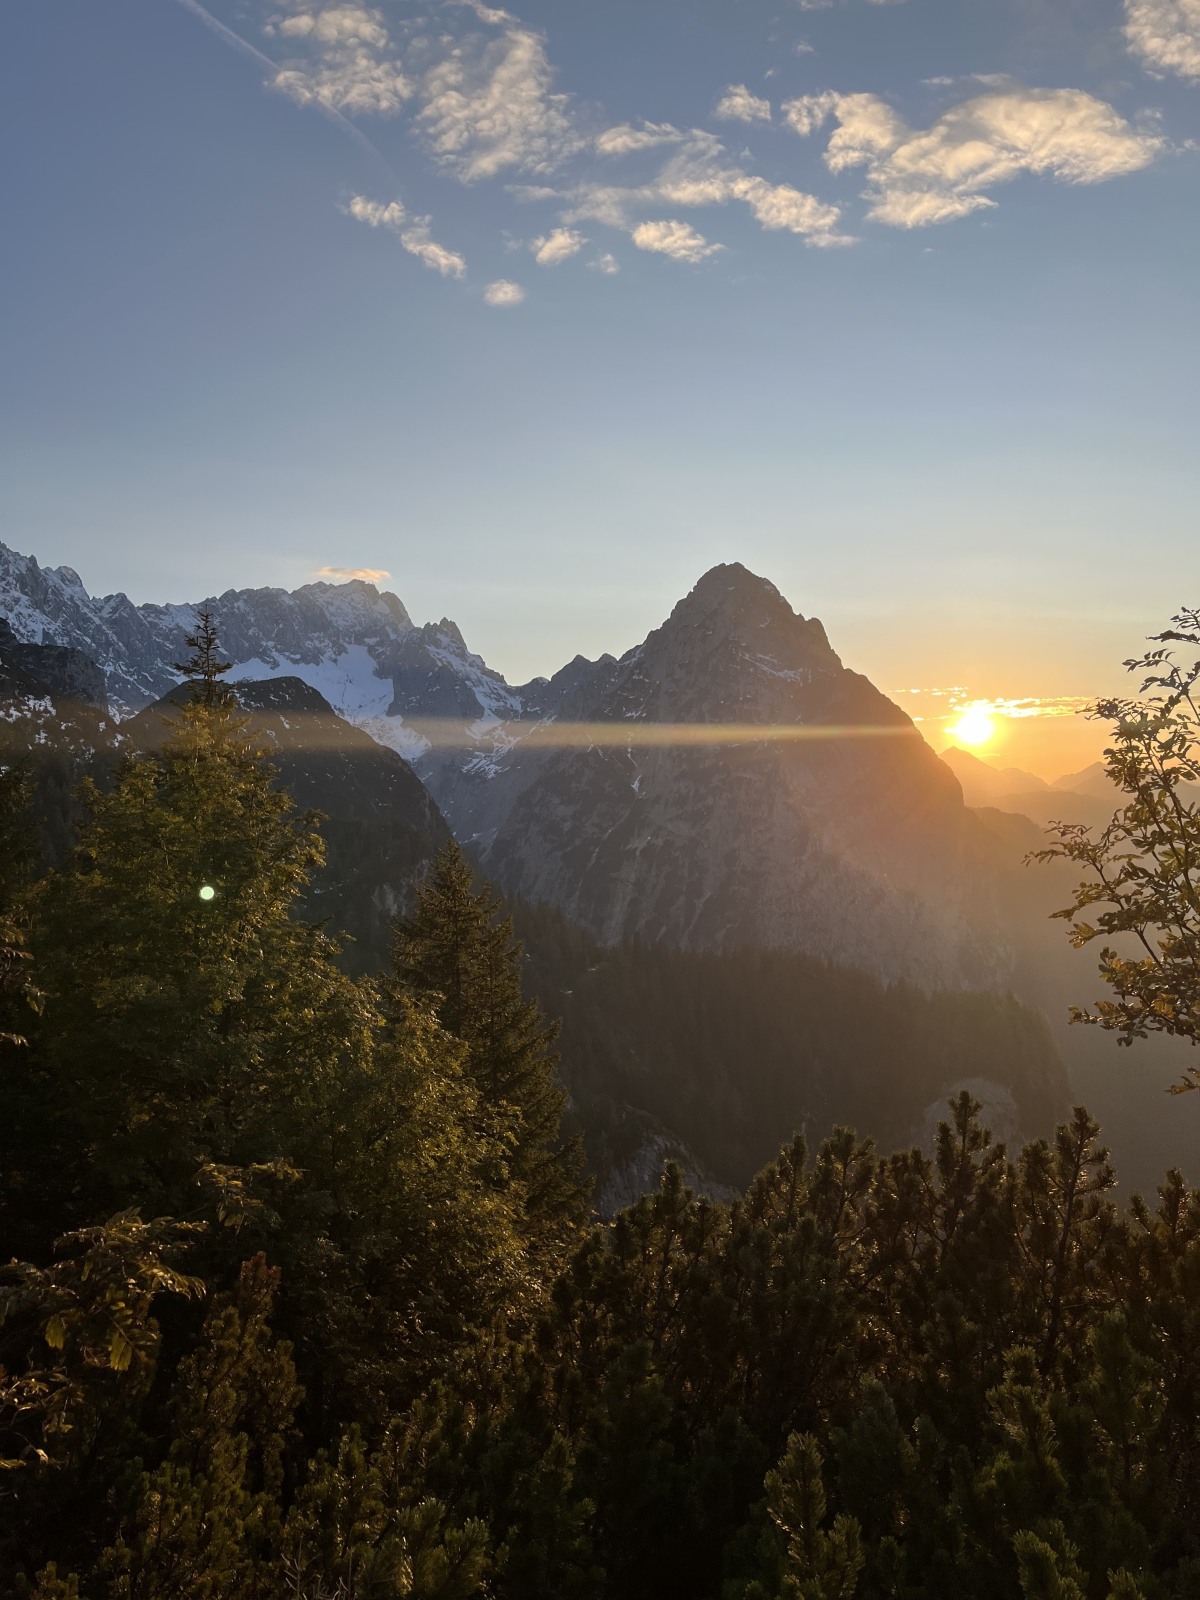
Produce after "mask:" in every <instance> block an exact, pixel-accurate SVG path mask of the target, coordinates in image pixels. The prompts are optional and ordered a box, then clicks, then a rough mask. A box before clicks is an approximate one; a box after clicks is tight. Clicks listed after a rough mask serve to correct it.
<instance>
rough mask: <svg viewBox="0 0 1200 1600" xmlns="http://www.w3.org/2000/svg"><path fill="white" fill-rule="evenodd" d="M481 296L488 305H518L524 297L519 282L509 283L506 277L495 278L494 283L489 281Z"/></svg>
mask: <svg viewBox="0 0 1200 1600" xmlns="http://www.w3.org/2000/svg"><path fill="white" fill-rule="evenodd" d="M483 298H484V299H485V300H486V301H487V303H488V305H489V306H519V305H520V304H521V301H522V300H524V298H525V291H524V289H522V287H521V285H520V284H519V283H511V282H510V281H509V280H508V279H507V278H497V279H496V281H495V283H489V284H488V286H487V288H486V289H485V290H484V291H483Z"/></svg>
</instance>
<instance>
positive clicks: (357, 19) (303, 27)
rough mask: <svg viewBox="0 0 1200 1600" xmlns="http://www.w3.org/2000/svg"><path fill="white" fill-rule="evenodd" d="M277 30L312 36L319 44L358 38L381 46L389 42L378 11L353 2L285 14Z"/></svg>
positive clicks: (298, 36) (283, 32)
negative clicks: (346, 4) (319, 9)
mask: <svg viewBox="0 0 1200 1600" xmlns="http://www.w3.org/2000/svg"><path fill="white" fill-rule="evenodd" d="M279 32H280V33H281V34H282V35H283V36H284V38H299V39H315V40H318V41H319V42H320V43H322V44H345V43H349V42H350V41H352V40H357V41H359V42H361V43H362V44H368V45H376V46H378V47H380V48H382V47H383V46H385V45H386V44H387V43H388V31H387V28H386V27H385V26H384V23H383V18H382V17H381V16H380V14H379V12H378V11H367V10H366V9H365V8H364V7H362V6H353V5H348V6H326V8H325V9H324V10H323V11H311V12H302V13H301V14H300V15H299V16H295V17H285V18H284V20H283V21H282V22H281V23H280V24H279Z"/></svg>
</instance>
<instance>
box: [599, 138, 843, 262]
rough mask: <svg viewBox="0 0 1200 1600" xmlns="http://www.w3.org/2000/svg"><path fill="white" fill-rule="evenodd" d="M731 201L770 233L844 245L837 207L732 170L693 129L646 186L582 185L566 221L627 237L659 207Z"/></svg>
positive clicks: (717, 146)
mask: <svg viewBox="0 0 1200 1600" xmlns="http://www.w3.org/2000/svg"><path fill="white" fill-rule="evenodd" d="M731 200H738V201H741V202H742V203H743V204H744V205H746V206H748V207H749V208H750V211H751V213H752V214H753V216H754V218H755V220H756V221H757V222H758V223H759V225H760V226H761V227H762V228H764V229H766V230H768V231H771V232H775V231H779V230H784V231H787V232H789V233H796V234H801V235H803V236H804V237H805V238H806V240H807V242H809V243H810V244H831V243H845V242H847V241H846V240H845V238H844V236H843V235H841V234H839V233H838V232H837V225H838V222H839V220H840V217H841V212H840V211H839V209H838V207H837V206H833V205H828V204H826V203H825V202H824V201H822V200H818V199H816V198H815V196H813V195H810V194H805V193H804V192H803V191H802V190H799V189H795V188H793V187H792V185H791V184H787V183H770V182H769V181H768V180H767V179H766V178H762V177H759V176H757V175H756V174H754V173H750V172H746V171H745V170H744V169H743V168H742V167H739V166H735V165H734V164H732V163H731V162H730V161H729V160H728V157H727V154H726V151H725V147H724V146H723V145H722V144H721V142H720V140H719V139H716V138H715V137H714V136H713V135H712V134H710V133H705V132H702V131H700V130H696V129H693V130H692V132H691V133H690V134H689V135H688V136H687V140H686V143H685V144H684V145H683V146H682V147H681V148H680V149H679V150H678V151H677V152H676V153H675V154H674V155H672V156H671V157H670V158H669V159H668V160H667V161H666V162H665V163H664V165H663V166H662V167H661V168H660V170H659V172H658V173H657V175H656V176H655V177H653V178H651V179H650V180H649V181H648V182H646V183H643V184H640V185H636V186H634V185H628V186H620V185H615V184H585V185H583V186H582V187H581V188H579V189H578V190H576V192H575V195H574V197H573V203H572V207H571V209H569V210H568V213H567V219H568V220H569V221H582V220H586V219H592V220H595V221H597V222H602V223H604V224H606V225H607V226H609V227H616V228H621V229H623V230H624V231H625V232H627V233H628V232H632V230H633V228H634V227H635V226H636V225H637V215H638V213H639V212H645V211H648V210H651V209H658V208H659V207H662V206H672V207H675V206H716V205H726V204H728V203H729V202H730V201H731ZM680 259H684V260H686V259H688V258H687V257H686V256H684V257H681V258H680Z"/></svg>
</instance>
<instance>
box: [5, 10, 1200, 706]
mask: <svg viewBox="0 0 1200 1600" xmlns="http://www.w3.org/2000/svg"><path fill="white" fill-rule="evenodd" d="M223 30H229V31H228V32H226V31H223ZM235 35H236V39H235V37H234V36H235ZM237 40H241V41H243V45H238V43H237ZM0 108H2V109H0V119H2V121H3V125H4V126H3V136H4V142H5V148H6V151H7V152H8V159H7V160H6V161H5V162H4V163H3V167H2V170H0V191H2V198H3V205H4V214H5V216H6V219H7V222H8V226H7V228H6V230H5V231H6V244H5V249H4V256H3V271H4V274H5V279H6V284H5V294H4V298H3V308H2V311H0V317H2V319H3V330H2V331H3V360H4V367H5V371H6V377H7V380H8V381H7V382H6V383H5V385H4V391H3V398H2V400H0V405H2V407H3V414H2V417H0V424H2V426H0V451H2V454H0V479H2V482H0V538H3V539H4V540H5V541H6V542H7V543H9V544H10V545H13V546H15V547H16V548H18V549H22V550H25V551H32V553H34V554H36V555H37V556H38V557H39V559H41V560H43V561H45V562H48V563H58V562H62V561H66V562H69V563H70V564H71V565H73V566H75V567H77V568H78V569H79V570H80V572H81V573H82V575H83V577H84V579H85V582H86V583H87V584H88V586H89V588H91V589H92V590H93V591H107V590H110V589H116V588H123V589H125V590H127V591H128V592H129V593H130V594H132V595H133V596H134V598H135V599H149V598H156V599H173V600H183V599H187V598H193V597H196V596H198V595H200V594H202V593H207V592H212V591H219V590H221V589H224V588H226V587H230V586H242V585H245V584H257V583H275V584H282V585H285V586H288V587H292V586H294V585H296V584H298V583H301V582H304V581H307V580H308V579H309V578H310V577H311V576H312V575H313V573H314V572H315V571H317V570H318V569H320V568H322V567H326V566H329V567H345V568H364V569H379V570H386V571H387V572H389V573H390V574H391V577H390V579H389V580H388V586H389V587H392V588H394V589H395V590H396V591H397V592H398V593H399V594H400V595H401V596H402V597H403V599H404V601H405V603H406V604H407V605H408V606H409V608H410V610H411V611H412V612H413V613H414V615H416V616H418V617H425V616H432V617H435V618H436V617H438V616H441V615H443V614H449V615H451V616H453V617H454V618H455V619H456V620H457V621H458V622H459V623H460V624H461V625H462V627H463V629H464V631H465V633H466V635H467V637H468V639H469V640H470V642H471V643H472V645H473V647H474V648H476V649H478V650H480V651H481V652H482V653H483V654H485V655H486V656H487V658H488V659H489V661H491V662H492V663H493V664H494V665H496V666H497V667H498V668H499V669H500V670H502V671H505V672H506V673H508V675H509V676H510V678H513V679H516V680H519V679H522V678H524V677H527V676H529V675H531V674H532V673H534V672H538V671H551V670H553V669H554V668H555V667H556V666H557V665H559V664H561V662H562V661H563V660H564V659H566V658H567V657H569V656H570V655H572V654H574V653H575V651H576V650H583V651H584V652H585V653H588V654H596V653H598V652H600V651H601V650H604V649H612V650H621V649H623V648H626V647H627V646H628V645H629V644H631V643H633V642H634V641H635V640H636V639H637V638H639V637H641V636H642V635H643V634H644V633H645V632H646V630H647V629H648V628H649V627H651V626H653V625H654V624H656V623H657V622H658V621H659V620H661V617H662V616H663V615H664V614H665V612H666V610H668V609H669V607H670V605H671V604H672V603H673V601H674V600H675V599H677V598H678V597H679V596H680V594H682V593H683V592H684V591H686V589H687V588H688V587H689V586H690V585H691V583H692V582H694V580H695V578H696V577H697V576H698V575H699V574H700V573H701V572H702V571H703V570H704V569H705V568H706V567H707V566H709V565H711V564H712V563H713V562H715V561H719V560H731V559H737V560H741V561H744V562H745V563H746V564H747V565H749V566H751V567H753V568H755V569H756V570H758V571H760V572H763V573H764V574H765V575H767V576H769V577H771V578H772V579H773V580H774V581H775V582H776V583H777V584H778V585H779V586H780V588H781V589H783V591H784V592H785V593H786V594H787V595H788V597H789V599H790V600H791V601H792V602H793V604H794V605H795V606H796V607H797V608H798V609H800V610H801V611H803V612H804V613H805V614H809V615H811V614H816V615H820V616H821V617H822V618H823V619H824V620H825V622H826V624H827V626H828V628H829V630H830V633H831V636H832V638H833V641H834V643H835V645H836V646H837V647H838V648H840V649H841V651H842V653H843V655H844V656H845V658H846V659H847V661H848V662H849V663H850V664H852V665H855V666H858V667H861V668H862V669H863V670H866V671H868V672H870V674H871V675H872V676H873V677H874V678H875V679H876V681H877V682H879V683H880V684H881V686H883V687H885V688H888V689H895V688H899V687H900V686H902V685H906V684H907V685H910V686H913V687H916V686H930V685H946V684H953V685H962V686H964V687H965V688H966V690H967V691H968V692H969V693H971V694H973V695H979V696H984V697H1001V696H1006V695H1007V696H1046V697H1070V696H1075V695H1084V694H1088V693H1091V692H1094V691H1095V690H1097V689H1100V688H1104V687H1107V686H1108V683H1109V681H1111V679H1112V672H1111V664H1112V663H1114V662H1116V661H1118V660H1119V659H1120V658H1121V657H1122V656H1124V655H1125V654H1127V653H1129V652H1130V651H1131V650H1132V649H1133V648H1134V647H1135V646H1136V643H1137V640H1138V639H1139V638H1140V636H1141V635H1142V634H1143V633H1145V632H1146V631H1147V630H1148V629H1149V628H1151V627H1153V626H1155V625H1158V624H1160V623H1161V622H1164V621H1165V619H1166V616H1167V615H1168V614H1169V612H1170V611H1171V610H1172V609H1174V608H1175V607H1176V606H1177V605H1178V604H1181V603H1184V602H1186V601H1190V602H1191V603H1193V604H1194V603H1196V598H1197V581H1198V580H1200V562H1198V561H1197V559H1196V551H1197V548H1200V541H1198V539H1197V515H1196V506H1197V504H1198V503H1200V494H1198V490H1200V481H1198V480H1200V450H1197V449H1196V443H1195V440H1196V422H1197V406H1196V373H1197V370H1198V361H1197V357H1198V355H1200V351H1198V348H1197V345H1198V342H1200V340H1198V334H1197V328H1198V321H1197V315H1196V309H1197V282H1198V279H1197V256H1198V248H1197V247H1198V245H1200V207H1198V206H1197V198H1198V195H1197V189H1198V185H1197V177H1198V175H1200V153H1198V151H1197V148H1196V144H1195V141H1196V140H1197V138H1200V0H1125V3H1124V4H1123V3H1122V0H906V3H894V4H872V3H869V0H831V3H828V4H825V5H817V4H814V3H812V0H809V3H808V4H806V5H801V4H798V3H797V0H771V3H768V0H636V3H635V0H606V4H604V5H603V6H585V5H583V4H581V3H579V0H530V3H528V4H524V5H522V6H521V8H520V9H519V10H510V11H501V10H499V9H497V8H490V7H488V6H487V5H485V4H482V3H473V0H453V3H450V0H435V3H433V4H409V3H408V0H380V3H378V4H377V5H374V6H372V5H368V4H359V3H357V0H328V3H321V0H262V3H260V0H213V3H212V5H211V6H210V7H208V9H207V12H205V11H202V10H201V8H200V7H199V6H198V5H196V4H194V3H192V0H110V3H107V4H104V5H98V4H96V0H41V3H39V5H38V6H36V7H24V8H19V9H18V10H15V11H14V12H13V14H12V15H11V16H10V17H8V18H7V19H6V49H5V52H4V57H3V61H2V62H0ZM1189 585H1190V587H1189Z"/></svg>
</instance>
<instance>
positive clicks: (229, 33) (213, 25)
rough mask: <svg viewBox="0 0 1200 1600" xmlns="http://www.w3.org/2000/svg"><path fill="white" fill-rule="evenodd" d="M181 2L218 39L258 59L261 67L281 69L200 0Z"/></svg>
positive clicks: (180, 0) (274, 70)
mask: <svg viewBox="0 0 1200 1600" xmlns="http://www.w3.org/2000/svg"><path fill="white" fill-rule="evenodd" d="M179 4H180V5H181V6H182V7H183V9H184V10H185V11H190V12H191V13H192V15H193V16H194V17H199V19H200V21H201V22H202V23H203V24H204V26H205V27H206V28H209V29H211V31H212V32H213V33H215V34H216V36H217V38H218V39H224V41H225V43H226V44H227V45H231V46H232V47H233V49H235V50H240V51H241V53H242V54H243V55H244V56H249V57H250V59H251V60H252V61H257V62H258V64H259V66H260V67H267V68H269V70H270V71H271V72H278V71H279V66H278V63H277V62H274V61H272V60H271V58H270V56H265V55H263V53H262V51H261V50H258V49H256V48H255V47H254V45H252V44H251V43H250V41H249V39H243V38H242V36H241V34H240V33H234V31H233V29H232V28H227V27H226V26H225V24H224V23H223V22H221V21H219V20H218V18H216V17H214V16H213V14H212V12H211V11H206V10H205V9H204V7H203V6H202V5H201V4H200V3H199V0H179Z"/></svg>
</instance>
